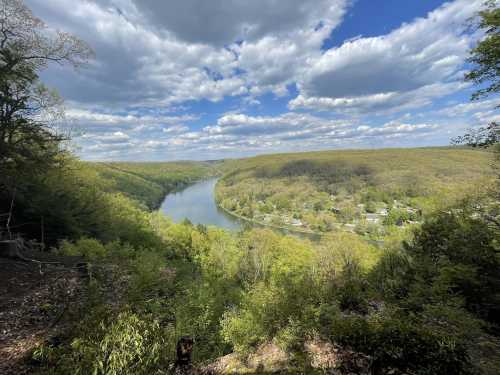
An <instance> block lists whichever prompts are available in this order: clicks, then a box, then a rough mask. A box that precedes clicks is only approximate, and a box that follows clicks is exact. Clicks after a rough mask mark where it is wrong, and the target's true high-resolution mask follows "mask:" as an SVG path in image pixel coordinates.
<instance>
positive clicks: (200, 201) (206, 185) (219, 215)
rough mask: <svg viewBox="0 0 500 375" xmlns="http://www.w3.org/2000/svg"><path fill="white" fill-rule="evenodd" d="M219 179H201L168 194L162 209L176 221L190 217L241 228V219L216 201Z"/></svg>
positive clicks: (218, 225) (195, 219) (235, 228)
mask: <svg viewBox="0 0 500 375" xmlns="http://www.w3.org/2000/svg"><path fill="white" fill-rule="evenodd" d="M217 179H218V178H211V179H208V180H203V181H199V182H197V183H195V184H193V185H190V186H188V187H187V188H185V189H183V190H181V191H177V192H173V193H170V194H168V195H167V196H166V197H165V200H164V201H163V203H162V205H161V207H160V210H161V211H162V212H163V213H164V214H165V215H167V216H168V217H170V218H171V219H172V220H173V221H174V222H176V223H180V222H182V221H183V220H184V219H188V220H189V221H190V222H191V223H193V224H204V225H213V226H217V227H220V228H224V229H229V230H233V231H237V230H239V229H241V228H242V224H241V223H240V221H239V220H238V219H237V218H235V217H232V216H230V215H228V214H227V213H225V212H224V211H222V210H221V209H220V208H219V207H217V204H216V203H215V192H214V190H215V184H216V183H217Z"/></svg>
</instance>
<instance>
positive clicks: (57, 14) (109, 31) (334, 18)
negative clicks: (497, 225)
mask: <svg viewBox="0 0 500 375" xmlns="http://www.w3.org/2000/svg"><path fill="white" fill-rule="evenodd" d="M25 3H26V4H27V5H28V7H29V8H30V9H31V10H32V11H33V13H34V15H36V16H38V17H39V18H41V19H43V20H44V21H45V22H46V23H47V25H48V26H49V27H50V28H53V29H59V30H64V31H67V32H70V33H73V34H75V35H76V36H78V37H80V38H81V39H83V40H84V41H86V42H87V43H88V44H89V45H90V46H91V47H92V48H93V49H94V51H95V58H93V59H92V60H91V61H89V64H87V65H86V66H84V67H82V68H79V69H78V70H76V71H75V70H74V69H73V68H71V67H66V66H59V65H56V66H50V67H49V68H48V69H46V70H45V71H44V72H43V73H42V80H43V81H44V82H45V83H46V84H47V85H48V86H50V87H53V88H56V89H57V90H58V91H59V92H60V94H61V95H62V96H63V97H64V98H65V101H66V102H65V106H66V120H65V122H64V127H66V128H67V129H71V134H72V137H73V141H72V144H73V148H74V150H75V152H76V153H77V154H78V155H79V156H80V157H82V158H83V159H86V160H124V161H146V160H151V161H167V160H186V159H190V160H209V159H222V158H237V157H246V156H253V155H257V154H264V153H265V154H269V153H276V152H298V151H310V150H327V149H353V148H383V147H421V146H438V145H447V144H449V143H450V139H451V138H452V137H454V136H457V135H460V134H463V133H464V132H465V130H466V129H467V128H473V127H478V126H481V125H484V124H486V123H488V122H491V121H494V120H496V121H499V120H500V116H499V114H498V112H497V111H496V110H495V107H496V106H498V105H500V98H498V97H489V98H486V99H483V100H481V101H475V102H471V101H470V96H471V93H472V92H473V91H474V87H472V86H471V84H470V83H466V82H464V80H463V77H464V74H465V72H466V70H467V69H468V68H470V67H469V66H468V64H467V62H466V60H467V57H468V56H469V51H470V49H471V47H473V46H474V45H475V44H476V43H477V41H478V40H480V38H482V34H481V32H480V31H478V30H475V29H474V28H472V27H471V19H473V17H474V16H475V15H477V12H478V11H479V10H480V9H481V8H482V6H483V3H484V0H454V1H449V2H445V1H441V0H405V1H401V0H376V1H375V0H252V1H248V0H210V1H208V0H169V1H157V0H26V1H25Z"/></svg>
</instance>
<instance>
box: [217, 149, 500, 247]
mask: <svg viewBox="0 0 500 375" xmlns="http://www.w3.org/2000/svg"><path fill="white" fill-rule="evenodd" d="M490 159H491V153H489V152H487V151H476V150H471V149H463V148H422V149H386V150H349V151H326V152H313V153H296V154H278V155H270V156H259V157H255V158H250V159H244V160H239V161H230V162H228V163H227V165H226V168H227V170H229V171H230V172H228V173H227V174H226V175H225V176H224V178H223V179H222V180H221V181H220V182H219V184H218V185H217V200H218V202H219V204H220V206H221V207H223V208H224V209H226V210H228V211H229V212H232V213H234V214H235V215H238V216H240V217H245V218H247V219H249V220H253V221H257V222H259V223H262V224H267V225H273V226H280V227H286V228H289V229H291V230H299V231H304V232H313V233H320V234H328V233H332V232H334V231H338V230H348V231H355V232H357V233H359V234H362V235H367V236H369V237H371V238H383V237H384V236H386V235H387V234H388V233H391V232H393V231H394V230H396V229H397V228H395V227H400V228H402V227H404V226H408V225H412V224H418V223H420V222H422V220H423V216H425V215H427V214H430V213H431V212H434V211H435V210H436V209H438V208H443V207H446V206H447V205H451V204H453V203H454V202H457V201H458V200H460V199H463V198H464V197H465V196H466V194H468V193H471V192H473V191H474V190H475V189H477V188H478V187H481V186H483V185H484V184H488V183H489V182H490V181H491V178H492V176H493V174H492V170H491V167H490Z"/></svg>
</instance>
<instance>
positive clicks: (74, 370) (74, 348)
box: [35, 312, 175, 375]
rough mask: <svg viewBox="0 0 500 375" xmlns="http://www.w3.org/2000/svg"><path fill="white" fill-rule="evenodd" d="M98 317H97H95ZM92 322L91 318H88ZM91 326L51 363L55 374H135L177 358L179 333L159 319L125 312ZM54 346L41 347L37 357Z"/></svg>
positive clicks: (41, 356)
mask: <svg viewBox="0 0 500 375" xmlns="http://www.w3.org/2000/svg"><path fill="white" fill-rule="evenodd" d="M94 318H96V317H94ZM87 323H88V322H87ZM85 327H86V328H87V329H88V330H87V331H85V332H82V334H81V335H80V336H79V337H77V338H75V339H73V341H72V342H71V351H70V352H69V353H66V354H63V355H61V356H60V357H59V361H58V362H57V363H56V364H54V363H52V364H50V368H49V369H48V372H49V373H52V374H75V375H87V374H96V375H97V374H99V375H101V374H102V375H127V374H130V375H135V374H138V375H140V374H144V375H146V374H148V375H149V374H151V373H156V371H157V370H158V369H160V368H164V369H167V368H168V365H169V363H171V362H172V361H173V354H174V348H175V337H174V335H173V332H172V330H171V329H162V328H161V327H160V325H159V323H158V321H157V320H154V319H152V318H151V317H149V316H139V315H137V314H134V313H131V312H122V313H120V314H119V315H118V317H116V319H113V318H111V317H108V318H107V319H104V320H102V321H101V322H100V323H98V324H86V325H85ZM47 353H50V349H48V348H39V349H38V350H37V351H36V352H35V358H36V359H39V360H42V361H43V360H44V359H45V360H47V359H48V357H49V356H48V355H47Z"/></svg>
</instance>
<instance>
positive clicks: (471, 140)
mask: <svg viewBox="0 0 500 375" xmlns="http://www.w3.org/2000/svg"><path fill="white" fill-rule="evenodd" d="M451 142H452V143H453V144H456V145H461V144H466V145H467V146H470V147H474V148H476V147H479V148H486V147H489V146H492V145H494V144H496V143H498V142H500V126H499V124H498V123H497V122H492V123H491V124H489V125H488V126H486V127H481V128H479V129H477V130H475V129H469V132H468V133H466V134H464V135H461V136H458V137H456V138H453V139H452V140H451Z"/></svg>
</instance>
